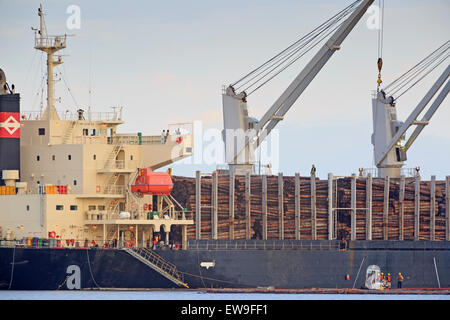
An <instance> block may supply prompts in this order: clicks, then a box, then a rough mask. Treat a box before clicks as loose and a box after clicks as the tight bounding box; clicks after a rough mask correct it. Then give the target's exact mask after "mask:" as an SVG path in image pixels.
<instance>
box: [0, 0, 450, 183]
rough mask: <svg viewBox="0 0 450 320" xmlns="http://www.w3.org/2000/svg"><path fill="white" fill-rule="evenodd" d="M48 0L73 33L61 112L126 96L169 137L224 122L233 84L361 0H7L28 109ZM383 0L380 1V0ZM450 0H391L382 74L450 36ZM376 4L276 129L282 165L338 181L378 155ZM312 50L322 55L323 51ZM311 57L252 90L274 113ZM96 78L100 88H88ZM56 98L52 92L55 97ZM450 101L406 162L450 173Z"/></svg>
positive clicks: (258, 107)
mask: <svg viewBox="0 0 450 320" xmlns="http://www.w3.org/2000/svg"><path fill="white" fill-rule="evenodd" d="M40 2H42V4H43V7H44V11H45V13H46V14H47V15H46V22H47V29H48V32H49V34H51V35H56V34H64V33H67V34H71V35H74V36H73V37H69V38H68V45H67V48H66V49H65V50H64V51H62V54H64V55H65V56H64V57H63V60H64V64H63V65H62V66H60V67H59V70H61V71H62V73H63V75H64V78H65V80H66V82H67V83H68V85H69V87H70V89H71V92H72V94H73V96H74V98H75V101H76V104H77V105H76V104H75V101H74V99H73V98H72V97H71V95H70V94H69V93H68V90H67V88H66V86H65V84H64V81H60V82H59V83H57V84H56V94H55V96H56V97H61V103H57V104H56V107H57V109H58V110H60V111H64V110H67V109H69V110H73V111H74V110H76V109H77V108H78V106H83V107H85V108H86V109H87V106H89V104H91V106H92V109H93V111H111V110H112V109H111V108H110V107H112V106H119V105H122V106H124V107H125V109H124V118H125V119H124V120H125V121H126V123H125V124H124V125H122V126H121V127H119V128H120V129H119V132H122V133H135V132H138V131H139V132H142V133H143V134H147V135H159V134H160V132H161V131H162V130H163V129H166V128H167V124H169V123H175V122H193V121H196V120H200V121H202V122H203V125H204V126H205V127H206V128H208V127H209V128H217V129H221V128H222V106H221V88H222V85H224V84H229V83H232V82H234V81H235V80H237V79H239V78H240V77H241V76H243V75H244V74H246V73H247V72H248V71H250V70H252V69H253V68H254V67H256V66H258V65H260V64H262V63H263V62H265V61H267V60H268V59H269V58H271V57H272V56H273V55H274V54H276V53H278V52H279V51H281V50H283V49H284V48H286V47H287V46H288V45H290V44H291V43H293V42H294V41H296V40H297V39H299V38H300V37H301V36H303V35H305V34H306V33H308V32H309V31H311V30H312V29H314V28H315V27H316V26H318V25H319V24H321V23H322V22H323V21H325V20H327V19H328V18H330V17H331V16H332V15H334V14H335V13H337V12H338V11H340V10H341V9H343V8H344V7H346V6H347V5H349V4H350V3H351V2H352V1H351V0H350V1H347V0H345V1H344V0H342V1H336V0H334V1H333V0H324V1H317V0H303V1H302V0H297V1H294V0H278V1H274V0H272V1H267V0H266V1H263V0H258V1H256V0H253V1H246V0H240V1H211V0H210V1H207V0H204V1H195V0H193V1H182V0H179V1H125V2H123V1H120V2H119V1H117V2H116V1H61V0H58V1H56V0H54V1H31V0H18V1H5V0H0V43H1V46H0V68H2V69H3V70H4V71H5V73H6V77H7V80H8V82H9V83H14V84H15V86H16V88H17V89H16V90H17V92H20V93H21V109H22V110H23V111H32V110H34V111H38V110H39V104H40V97H39V96H38V95H37V93H38V92H40V88H41V69H42V70H44V72H45V69H46V62H45V56H44V55H43V54H41V52H40V51H39V52H38V51H36V50H35V49H34V48H33V45H34V33H33V32H32V30H31V27H38V26H39V17H38V15H37V8H38V7H39V3H40ZM374 4H378V0H376V1H375V2H374ZM69 5H78V6H79V7H80V10H81V26H80V29H73V30H69V29H68V28H67V25H66V20H67V19H68V17H69V14H68V13H66V10H67V7H68V6H69ZM449 13H450V2H449V1H445V0H430V1H426V0H420V1H419V0H408V1H407V0H397V1H394V0H385V26H384V43H383V60H384V67H383V81H384V82H383V83H384V84H387V83H389V82H390V81H391V80H393V79H395V78H397V77H398V76H400V75H401V74H402V73H403V72H405V71H406V70H407V69H408V68H410V67H411V66H413V65H415V64H416V63H417V62H418V61H420V60H421V59H422V58H424V57H425V56H426V55H428V54H429V53H430V52H432V51H433V50H435V49H436V48H437V47H438V46H440V45H441V44H443V43H444V42H445V41H447V40H449V31H450V19H448V16H449ZM368 18H369V16H368V15H367V14H366V15H365V16H364V17H363V18H362V19H361V20H360V21H359V22H358V24H357V26H356V27H355V28H354V30H353V31H352V33H350V35H349V36H348V37H347V38H346V39H345V41H344V42H343V44H342V46H341V50H339V51H338V52H336V53H335V54H334V55H333V56H332V57H331V59H330V60H329V61H328V63H327V64H326V65H325V67H324V68H323V69H322V70H321V72H320V73H319V74H318V76H317V77H316V78H315V79H314V80H313V82H312V83H311V84H310V85H309V87H308V88H307V89H306V90H305V92H304V93H303V94H302V96H301V97H300V98H299V99H298V100H297V102H296V103H295V104H294V105H293V107H292V108H291V110H289V112H288V113H287V115H286V117H285V120H283V121H282V122H281V123H280V124H279V125H278V127H277V129H279V138H280V145H279V161H280V162H279V171H281V172H283V173H284V174H285V175H293V174H294V173H295V172H299V173H300V174H301V175H308V174H309V170H310V168H311V164H312V163H314V164H315V165H316V167H317V174H318V176H319V177H320V178H322V179H325V178H326V176H327V174H328V172H333V173H334V174H335V175H350V174H352V173H358V168H360V167H364V168H369V167H373V166H374V165H373V152H372V145H371V142H370V136H371V134H372V110H371V92H372V91H373V90H375V89H376V78H377V67H376V61H377V58H378V55H377V52H378V50H377V34H378V32H377V31H376V30H370V29H369V28H368V27H367V23H366V22H367V19H368ZM318 48H319V47H317V48H316V50H313V53H315V52H316V51H317V50H318ZM310 57H311V55H308V56H305V57H304V58H302V59H300V60H299V61H298V62H297V63H295V64H294V65H293V66H292V67H290V68H289V69H288V70H286V72H284V73H283V74H281V75H280V76H279V77H277V78H276V79H275V80H274V81H272V82H271V83H270V84H268V85H267V86H265V87H263V88H262V89H261V90H259V91H258V92H256V93H255V94H254V95H252V96H250V98H249V100H248V104H249V106H250V113H251V115H252V116H254V117H256V118H258V119H259V118H261V116H262V115H263V114H264V113H265V111H266V110H267V109H268V108H269V107H270V106H271V105H272V103H273V102H274V101H275V100H276V99H277V98H278V96H279V95H280V94H281V93H282V92H283V90H284V89H285V88H286V87H287V86H288V85H289V83H290V81H292V79H293V78H294V77H295V76H296V75H297V74H298V73H299V72H300V71H301V69H302V68H303V66H304V65H305V64H306V63H307V62H308V58H310ZM447 64H448V62H447ZM445 66H446V65H444V64H443V65H441V67H440V68H438V69H436V70H435V71H434V72H433V73H431V74H430V75H429V76H428V77H427V79H426V80H424V81H422V82H421V83H420V84H419V85H417V86H416V87H414V88H413V89H412V90H410V91H409V92H408V93H407V94H405V95H404V96H403V97H402V98H401V99H399V101H398V104H397V109H398V114H399V117H400V119H401V120H406V118H407V117H408V115H409V114H410V112H411V111H412V110H413V109H414V107H415V106H416V105H417V103H418V102H419V100H420V99H421V98H422V97H423V96H424V95H425V93H426V91H427V90H428V89H429V88H430V86H431V84H432V83H433V82H434V81H435V80H436V79H437V78H438V76H439V75H440V73H442V72H443V70H444V68H445ZM89 88H91V92H92V93H91V95H89ZM44 105H45V100H44ZM449 120H450V100H449V97H447V100H446V101H444V102H443V104H442V105H441V107H440V109H439V110H438V111H437V112H436V114H435V115H434V117H433V119H432V120H431V123H430V124H429V125H428V126H427V127H426V128H425V129H424V130H423V131H422V134H421V135H420V136H419V138H418V139H417V140H416V142H415V143H414V145H413V146H412V147H411V149H410V150H409V152H408V161H407V162H406V166H405V167H408V168H410V167H415V166H420V167H421V168H422V169H421V173H422V177H423V179H426V180H428V179H429V177H430V175H436V176H437V178H438V179H443V178H444V177H445V176H446V175H450V126H449ZM172 167H173V172H174V174H177V175H187V176H193V175H194V174H195V170H202V171H206V172H211V171H212V170H213V167H214V166H211V165H210V166H207V165H187V164H179V165H175V166H172Z"/></svg>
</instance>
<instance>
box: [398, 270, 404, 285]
mask: <svg viewBox="0 0 450 320" xmlns="http://www.w3.org/2000/svg"><path fill="white" fill-rule="evenodd" d="M402 282H403V275H402V273H401V272H399V273H398V277H397V288H399V289H401V288H402Z"/></svg>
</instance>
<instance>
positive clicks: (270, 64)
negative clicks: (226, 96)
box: [231, 0, 361, 96]
mask: <svg viewBox="0 0 450 320" xmlns="http://www.w3.org/2000/svg"><path fill="white" fill-rule="evenodd" d="M359 2H361V0H356V1H354V2H353V3H352V4H350V5H349V6H347V7H346V8H344V9H343V10H341V11H340V12H338V13H337V14H335V15H334V16H333V17H331V18H330V19H328V20H327V21H325V22H324V23H322V24H321V25H320V26H318V27H316V28H315V29H314V30H312V31H311V32H309V33H308V34H307V35H305V36H303V37H302V38H300V39H299V40H297V41H296V42H294V43H293V44H291V45H290V46H289V47H287V48H286V49H284V50H283V51H281V52H280V53H278V54H277V55H275V56H273V57H272V58H271V59H269V60H268V61H266V62H265V63H263V64H262V65H260V66H259V67H257V68H256V69H254V70H252V71H251V72H249V73H248V74H246V75H245V76H244V77H242V78H240V79H239V80H237V81H236V82H234V83H232V84H231V87H233V88H234V87H235V86H237V87H236V89H238V90H239V89H241V88H243V87H244V86H245V88H244V89H243V90H242V91H241V92H246V91H247V90H249V89H251V88H254V89H253V90H252V91H251V92H250V93H249V94H251V93H253V92H255V91H256V90H258V89H259V88H261V87H262V86H263V85H265V84H266V83H267V82H269V81H270V80H271V79H273V78H274V77H276V76H277V75H278V74H280V73H281V72H282V71H284V70H285V69H286V68H287V67H289V66H290V65H292V64H293V63H294V62H295V61H297V60H298V59H299V58H301V57H302V56H304V55H305V54H306V53H307V52H309V51H310V50H311V49H312V48H314V47H315V46H316V45H317V44H318V43H319V42H320V41H322V40H323V39H324V38H325V37H326V36H327V35H329V34H330V33H331V32H333V31H334V30H336V29H337V27H339V25H340V24H341V23H342V21H341V20H342V19H343V18H345V17H346V16H347V15H348V14H349V13H350V12H352V11H353V10H354V8H355V7H356V6H357V5H358V3H359ZM324 34H325V35H324ZM264 78H268V79H266V80H265V81H264V80H263V79H264ZM261 82H262V83H261ZM258 84H259V85H258ZM255 87H256V88H255ZM249 94H247V96H248V95H249Z"/></svg>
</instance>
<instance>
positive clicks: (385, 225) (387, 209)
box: [383, 176, 389, 240]
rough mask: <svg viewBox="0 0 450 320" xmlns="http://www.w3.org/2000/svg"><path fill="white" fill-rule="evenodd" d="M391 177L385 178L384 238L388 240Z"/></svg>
mask: <svg viewBox="0 0 450 320" xmlns="http://www.w3.org/2000/svg"><path fill="white" fill-rule="evenodd" d="M388 218H389V177H387V176H386V177H385V178H384V206H383V239H384V240H388V221H389V219H388Z"/></svg>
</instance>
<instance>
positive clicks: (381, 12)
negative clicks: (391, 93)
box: [377, 0, 384, 92]
mask: <svg viewBox="0 0 450 320" xmlns="http://www.w3.org/2000/svg"><path fill="white" fill-rule="evenodd" d="M378 21H379V23H380V26H379V28H378V60H377V66H378V79H377V92H379V91H380V84H381V83H382V82H383V81H382V80H381V69H382V68H383V31H384V0H379V9H378Z"/></svg>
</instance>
